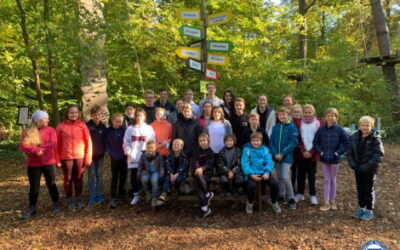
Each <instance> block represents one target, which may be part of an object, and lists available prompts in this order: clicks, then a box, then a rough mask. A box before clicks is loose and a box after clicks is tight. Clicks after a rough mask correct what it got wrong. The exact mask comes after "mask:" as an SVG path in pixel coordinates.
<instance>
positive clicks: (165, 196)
mask: <svg viewBox="0 0 400 250" xmlns="http://www.w3.org/2000/svg"><path fill="white" fill-rule="evenodd" d="M158 199H159V200H162V201H167V193H161V195H160V197H158Z"/></svg>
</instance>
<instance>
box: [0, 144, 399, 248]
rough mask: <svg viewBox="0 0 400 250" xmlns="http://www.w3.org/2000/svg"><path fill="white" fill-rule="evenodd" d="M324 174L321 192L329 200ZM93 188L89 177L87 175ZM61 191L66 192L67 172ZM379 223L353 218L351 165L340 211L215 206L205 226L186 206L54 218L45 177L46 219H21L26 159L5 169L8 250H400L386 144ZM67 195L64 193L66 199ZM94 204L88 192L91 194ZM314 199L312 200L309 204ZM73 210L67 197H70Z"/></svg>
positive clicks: (395, 160) (1, 174) (392, 152)
mask: <svg viewBox="0 0 400 250" xmlns="http://www.w3.org/2000/svg"><path fill="white" fill-rule="evenodd" d="M106 162H107V163H106V166H105V177H104V183H105V190H107V191H106V192H105V195H106V197H109V191H108V190H109V183H110V167H109V163H108V160H107V161H106ZM322 181H323V178H322V173H321V171H320V169H318V172H317V189H318V197H319V200H320V201H321V200H322V193H321V191H322ZM85 182H86V176H85ZM57 184H58V187H59V191H62V190H63V189H62V173H61V171H58V174H57ZM376 191H377V203H376V209H375V219H374V220H372V221H369V222H365V221H359V220H356V219H353V218H351V216H350V215H351V214H352V213H353V212H354V210H355V209H356V208H357V200H356V189H355V180H354V174H353V172H352V171H351V170H350V169H349V168H348V166H347V163H346V162H343V164H342V166H341V169H340V171H339V177H338V197H337V202H338V206H339V210H337V211H328V212H320V211H319V210H318V208H317V207H313V206H311V205H309V203H308V200H306V201H304V202H301V203H298V209H297V210H295V211H290V210H288V209H284V211H283V212H282V213H281V214H279V215H276V214H273V212H272V210H271V207H270V206H267V208H266V209H264V210H263V211H261V212H255V213H254V214H253V215H247V214H246V213H245V210H244V206H245V204H244V202H232V201H215V202H213V203H212V214H211V215H210V217H208V218H206V219H204V220H202V221H198V220H196V219H194V217H193V215H194V214H195V213H196V212H197V209H198V208H197V207H196V204H195V202H187V201H179V202H176V203H175V204H170V205H167V206H165V207H162V208H160V209H159V210H158V211H157V212H154V211H153V210H151V209H150V206H149V204H143V203H142V204H141V205H139V206H137V207H131V206H128V205H127V204H126V205H121V206H120V207H118V208H117V209H113V210H111V209H109V208H108V207H107V205H106V204H104V205H96V206H92V207H88V208H86V209H84V210H81V211H76V212H63V213H62V214H59V215H58V214H54V213H53V212H52V208H51V201H50V198H49V195H48V193H47V188H46V186H45V184H44V179H43V178H42V186H41V191H40V197H39V204H38V209H39V210H38V214H37V216H36V217H34V218H33V219H30V220H26V221H23V220H21V219H20V217H19V216H20V214H21V212H22V211H23V210H24V209H25V208H26V203H27V193H28V179H27V177H26V167H25V166H24V163H23V160H17V159H10V160H5V161H2V162H1V163H0V249H114V248H120V249H132V248H140V249H177V248H179V249H186V248H196V249H197V248H203V249H209V248H218V249H259V248H261V249H339V248H340V249H360V247H362V246H363V245H364V244H365V243H366V242H367V241H370V240H379V241H381V242H383V243H384V244H386V246H388V247H389V249H400V203H399V199H400V145H389V144H386V156H385V159H384V165H383V167H382V168H381V169H380V172H379V175H378V180H377V185H376ZM60 193H62V192H60ZM84 197H85V198H86V199H87V188H86V186H85V188H84ZM306 199H307V198H306ZM61 201H62V203H63V204H64V210H66V209H65V198H64V197H63V196H62V198H61Z"/></svg>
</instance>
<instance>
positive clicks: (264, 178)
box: [242, 132, 281, 214]
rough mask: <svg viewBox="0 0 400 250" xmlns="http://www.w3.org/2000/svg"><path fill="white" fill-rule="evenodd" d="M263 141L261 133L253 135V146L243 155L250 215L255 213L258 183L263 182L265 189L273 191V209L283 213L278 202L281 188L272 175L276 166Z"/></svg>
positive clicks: (251, 139) (247, 206)
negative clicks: (254, 203) (254, 205)
mask: <svg viewBox="0 0 400 250" xmlns="http://www.w3.org/2000/svg"><path fill="white" fill-rule="evenodd" d="M262 140H263V138H262V135H261V133H258V132H256V133H253V134H251V136H250V141H251V144H250V145H248V146H246V147H245V148H244V149H243V153H242V169H243V174H244V176H245V177H247V178H248V182H247V203H246V212H247V213H248V214H252V213H253V201H254V193H255V190H256V187H257V183H258V182H261V185H262V187H263V188H264V187H265V185H267V186H268V187H269V188H270V189H271V201H272V209H273V211H274V212H275V213H280V212H281V207H280V206H279V203H278V201H277V198H278V193H279V186H278V183H277V182H276V180H275V179H274V177H273V176H272V175H271V173H272V170H273V169H274V165H273V163H272V159H271V155H270V153H269V150H268V148H267V147H266V146H264V145H262Z"/></svg>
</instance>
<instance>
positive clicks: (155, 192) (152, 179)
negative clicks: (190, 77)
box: [141, 172, 161, 198]
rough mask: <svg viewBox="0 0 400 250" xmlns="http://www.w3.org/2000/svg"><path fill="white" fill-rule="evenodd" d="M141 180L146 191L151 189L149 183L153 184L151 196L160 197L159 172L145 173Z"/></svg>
mask: <svg viewBox="0 0 400 250" xmlns="http://www.w3.org/2000/svg"><path fill="white" fill-rule="evenodd" d="M141 181H142V185H143V189H144V191H150V188H149V184H151V197H153V198H158V196H160V194H159V186H160V181H161V177H160V175H159V174H158V172H154V173H148V174H146V175H143V176H142V178H141Z"/></svg>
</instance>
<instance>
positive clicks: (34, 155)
mask: <svg viewBox="0 0 400 250" xmlns="http://www.w3.org/2000/svg"><path fill="white" fill-rule="evenodd" d="M48 124H49V114H47V113H46V112H45V111H41V110H39V111H36V112H35V113H34V114H33V115H32V124H31V126H29V127H28V128H27V129H24V131H23V132H22V135H21V142H20V144H19V148H20V150H21V151H22V152H24V153H25V155H26V156H27V162H26V163H27V164H26V165H27V166H28V167H27V172H28V178H29V208H28V211H26V212H25V213H24V214H23V215H22V218H23V219H29V218H31V217H32V216H35V215H36V203H37V200H38V197H39V189H40V178H41V176H42V173H43V175H44V179H45V181H46V186H47V189H48V190H49V194H50V197H51V200H52V201H53V209H54V212H56V213H60V212H61V207H60V202H59V194H58V189H57V185H56V167H55V165H56V164H55V163H56V148H57V135H56V130H55V129H54V128H52V127H49V126H48Z"/></svg>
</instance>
